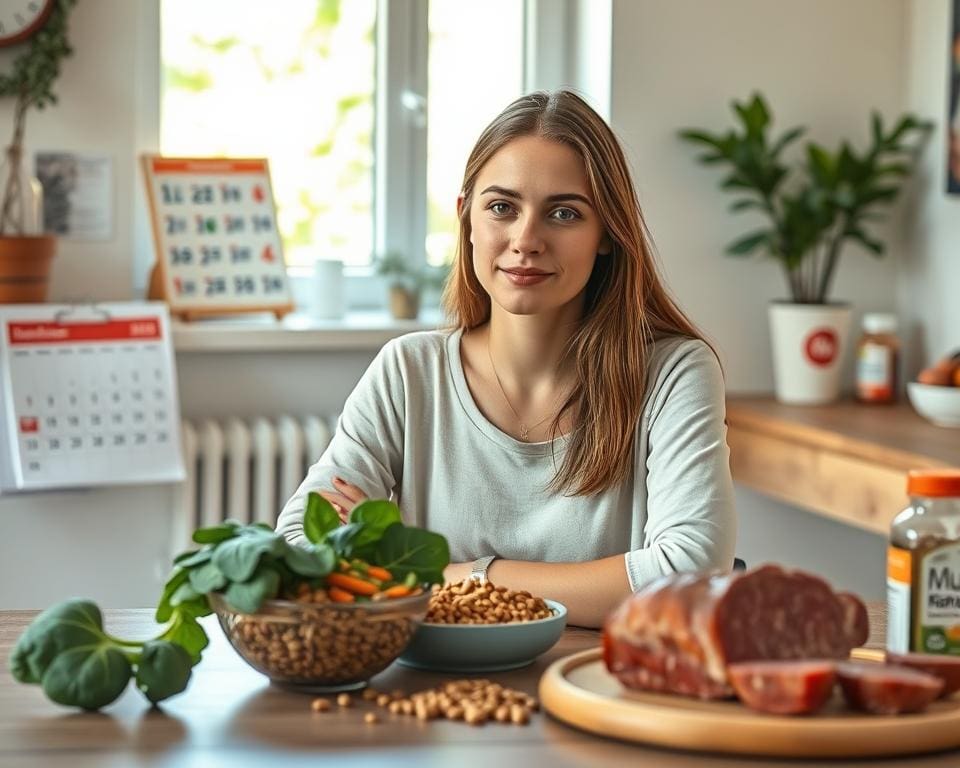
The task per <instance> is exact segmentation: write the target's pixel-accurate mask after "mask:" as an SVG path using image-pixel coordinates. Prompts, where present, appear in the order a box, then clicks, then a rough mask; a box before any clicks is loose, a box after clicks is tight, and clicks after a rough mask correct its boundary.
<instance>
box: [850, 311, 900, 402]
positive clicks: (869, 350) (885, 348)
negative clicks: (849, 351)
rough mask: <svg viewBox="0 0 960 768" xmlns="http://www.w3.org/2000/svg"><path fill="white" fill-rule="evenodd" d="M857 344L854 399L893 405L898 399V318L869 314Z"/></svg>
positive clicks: (885, 314) (884, 313) (866, 315)
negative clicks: (855, 394) (855, 392)
mask: <svg viewBox="0 0 960 768" xmlns="http://www.w3.org/2000/svg"><path fill="white" fill-rule="evenodd" d="M862 327H863V335H862V336H861V337H860V341H859V342H858V343H857V399H858V400H859V401H860V402H862V403H892V402H895V401H896V399H897V371H898V369H899V363H900V340H899V339H898V338H897V316H896V315H892V314H889V313H887V312H868V313H867V314H865V315H864V316H863V321H862Z"/></svg>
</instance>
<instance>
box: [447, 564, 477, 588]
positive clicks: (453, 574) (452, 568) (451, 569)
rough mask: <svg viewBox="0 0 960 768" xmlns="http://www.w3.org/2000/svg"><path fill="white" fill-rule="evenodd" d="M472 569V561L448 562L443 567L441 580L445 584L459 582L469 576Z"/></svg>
mask: <svg viewBox="0 0 960 768" xmlns="http://www.w3.org/2000/svg"><path fill="white" fill-rule="evenodd" d="M472 570H473V563H450V565H448V566H447V567H446V568H444V569H443V581H444V583H446V584H459V583H460V582H461V581H463V580H464V579H469V578H470V572H471V571H472Z"/></svg>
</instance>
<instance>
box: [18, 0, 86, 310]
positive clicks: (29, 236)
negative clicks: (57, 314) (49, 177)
mask: <svg viewBox="0 0 960 768" xmlns="http://www.w3.org/2000/svg"><path fill="white" fill-rule="evenodd" d="M75 2H76V0H50V1H49V2H47V3H36V4H34V3H31V4H30V5H31V6H34V5H35V6H36V8H33V7H31V9H30V12H32V13H35V14H36V16H35V18H34V20H33V23H32V24H30V25H29V26H28V30H29V37H28V39H27V41H26V42H24V43H22V44H21V45H22V48H23V50H22V51H21V52H20V54H19V55H18V56H17V57H16V58H15V59H14V60H13V65H12V67H11V69H10V70H9V71H8V72H6V73H3V74H0V96H12V97H13V98H14V109H13V138H12V139H11V141H10V145H9V146H8V147H7V148H6V155H5V159H4V163H3V166H2V167H0V303H13V302H36V301H46V298H47V290H48V285H49V274H50V262H51V260H52V259H53V255H54V251H55V249H56V239H55V238H54V237H53V236H51V235H44V234H43V205H42V190H41V189H40V186H39V183H38V182H37V181H36V179H34V178H33V177H32V174H30V173H28V172H27V171H26V170H25V168H24V162H23V161H24V157H23V138H24V130H25V127H26V117H27V111H28V110H29V109H31V108H32V107H35V108H37V109H44V108H45V107H46V106H48V105H50V104H56V102H57V97H56V95H55V94H54V93H53V84H54V82H55V81H56V79H57V77H58V76H59V74H60V61H61V60H62V59H63V58H65V57H66V56H69V55H70V54H71V53H72V52H73V51H72V49H71V47H70V44H69V42H68V41H67V16H68V15H69V12H70V9H71V8H72V7H73V5H74V4H75ZM18 39H19V37H18Z"/></svg>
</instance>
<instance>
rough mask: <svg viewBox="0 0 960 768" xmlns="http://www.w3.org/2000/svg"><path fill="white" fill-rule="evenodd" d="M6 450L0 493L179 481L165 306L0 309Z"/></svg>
mask: <svg viewBox="0 0 960 768" xmlns="http://www.w3.org/2000/svg"><path fill="white" fill-rule="evenodd" d="M0 442H2V443H3V450H2V452H0V492H8V491H19V490H39V489H49V488H77V487H83V486H96V485H114V484H127V483H158V482H170V481H178V480H182V479H183V478H184V468H183V458H182V454H181V446H180V413H179V404H178V402H177V389H176V375H175V373H174V362H173V346H172V344H171V337H170V327H169V322H168V318H167V308H166V306H164V305H163V304H161V303H156V302H154V303H142V302H141V303H129V304H103V305H97V306H96V307H89V306H57V305H52V304H42V305H40V304H35V305H27V304H20V305H16V304H8V305H4V306H0Z"/></svg>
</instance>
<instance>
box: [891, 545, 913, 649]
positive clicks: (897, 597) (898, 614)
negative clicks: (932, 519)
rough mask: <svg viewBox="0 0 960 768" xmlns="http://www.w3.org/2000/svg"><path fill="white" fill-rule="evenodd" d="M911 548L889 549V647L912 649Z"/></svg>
mask: <svg viewBox="0 0 960 768" xmlns="http://www.w3.org/2000/svg"><path fill="white" fill-rule="evenodd" d="M912 559H913V558H912V555H911V553H910V550H907V549H900V547H889V548H888V549H887V649H888V650H890V651H893V652H895V653H906V652H907V651H909V650H910V624H911V621H910V614H911V611H910V594H911V583H912V581H913V563H912Z"/></svg>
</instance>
